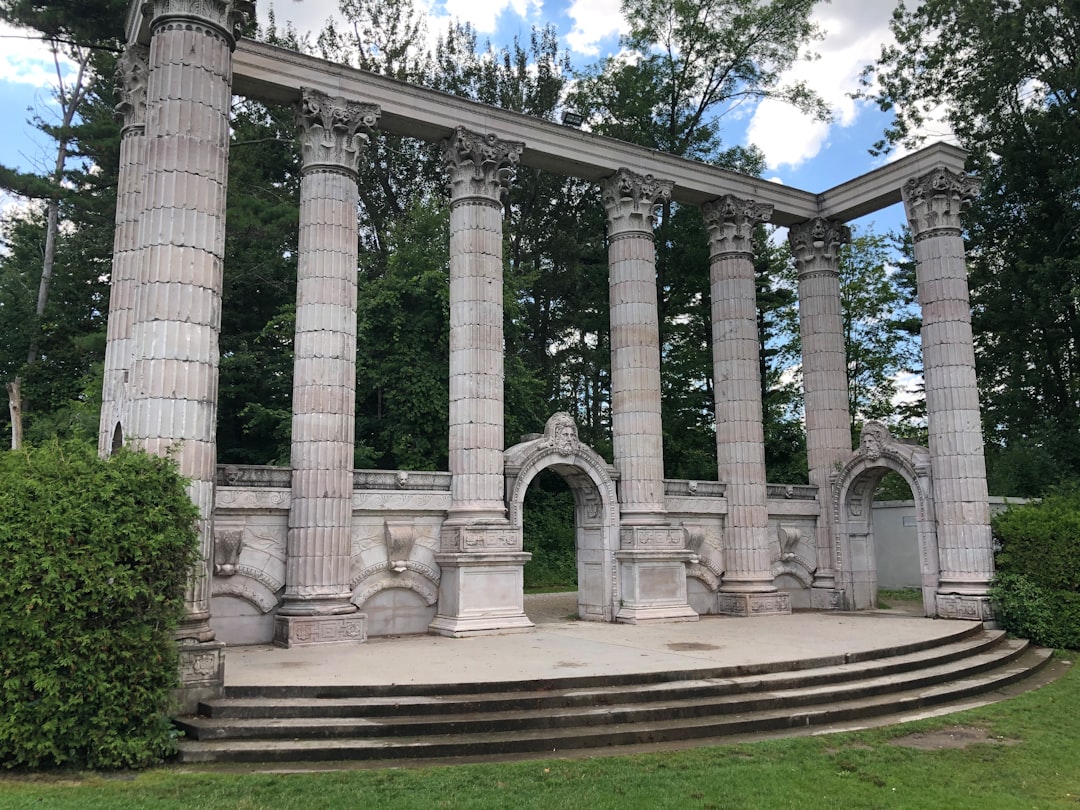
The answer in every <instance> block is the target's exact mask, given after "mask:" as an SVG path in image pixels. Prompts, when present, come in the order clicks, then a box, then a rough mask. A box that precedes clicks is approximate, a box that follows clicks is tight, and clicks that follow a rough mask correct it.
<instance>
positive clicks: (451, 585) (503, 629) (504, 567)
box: [428, 551, 533, 638]
mask: <svg viewBox="0 0 1080 810" xmlns="http://www.w3.org/2000/svg"><path fill="white" fill-rule="evenodd" d="M531 559H532V555H531V554H528V553H526V552H523V551H507V552H479V551H473V552H448V553H442V554H436V555H435V562H437V563H438V564H439V567H440V568H441V569H442V578H441V579H440V580H439V607H438V612H437V613H436V614H435V619H434V621H432V622H431V624H430V625H428V632H429V633H433V634H435V635H438V636H450V637H453V638H462V637H464V636H475V635H484V634H490V633H507V632H518V631H523V630H528V629H530V628H531V627H532V626H533V623H532V622H531V621H530V620H529V617H528V616H526V615H525V599H524V592H525V591H524V584H525V578H524V568H525V563H527V562H528V561H529V560H531Z"/></svg>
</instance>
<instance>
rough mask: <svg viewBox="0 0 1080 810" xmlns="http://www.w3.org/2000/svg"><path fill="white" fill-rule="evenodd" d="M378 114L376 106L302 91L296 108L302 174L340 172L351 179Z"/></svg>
mask: <svg viewBox="0 0 1080 810" xmlns="http://www.w3.org/2000/svg"><path fill="white" fill-rule="evenodd" d="M381 114H382V111H381V110H380V109H379V107H378V105H376V104H361V103H359V102H355V101H347V100H345V99H344V98H332V97H331V96H328V95H326V94H325V93H320V92H318V91H317V90H312V89H310V88H307V87H305V88H303V89H302V90H301V98H300V103H299V104H298V105H297V108H296V122H297V128H298V129H299V131H300V151H301V154H302V155H303V165H304V169H303V170H304V171H305V172H310V171H317V170H323V171H327V170H329V171H334V170H337V171H341V170H344V171H345V172H346V173H347V174H348V175H349V176H351V177H355V176H356V172H357V169H358V168H359V162H360V155H361V153H362V152H363V151H364V146H365V145H366V144H367V135H366V134H363V133H361V132H360V129H361V128H363V129H366V130H372V129H374V128H375V127H376V126H377V125H378V123H379V116H380V115H381Z"/></svg>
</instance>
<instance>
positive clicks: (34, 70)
mask: <svg viewBox="0 0 1080 810" xmlns="http://www.w3.org/2000/svg"><path fill="white" fill-rule="evenodd" d="M415 2H416V5H417V6H418V7H420V8H424V9H426V11H427V16H428V23H427V27H428V34H429V36H430V37H434V36H435V35H436V34H437V33H438V32H439V31H441V30H443V29H444V28H445V25H446V23H447V22H448V20H449V19H450V18H451V17H457V18H459V19H462V20H467V21H468V22H470V23H472V24H473V26H474V27H475V28H476V29H477V31H478V32H479V34H480V38H481V40H482V41H483V40H484V39H485V38H490V39H491V40H492V41H493V42H495V43H497V44H500V43H503V42H508V41H509V40H510V39H512V37H513V36H514V35H523V36H527V35H528V34H529V31H530V30H531V27H532V26H534V25H536V26H542V25H544V24H546V23H551V24H553V25H554V26H555V28H556V30H557V31H558V32H559V35H560V37H561V39H562V43H563V47H564V48H565V49H566V50H567V51H568V52H569V53H570V56H571V58H572V60H573V61H574V63H575V65H584V64H587V63H589V62H592V61H594V60H596V59H597V58H599V57H601V56H604V55H607V54H610V53H614V52H616V51H617V50H618V36H619V33H620V31H621V30H624V29H625V23H624V21H623V18H622V15H621V12H620V8H619V5H620V4H619V0H415ZM337 5H338V2H337V0H258V9H259V16H260V18H261V20H262V21H264V22H265V19H266V15H267V13H268V12H269V11H270V10H271V9H273V11H274V13H275V15H276V17H277V21H278V23H279V25H280V24H283V23H284V22H285V21H291V22H292V23H293V24H294V25H295V27H296V28H297V30H298V31H300V32H301V33H303V32H308V31H310V32H314V33H317V32H318V30H320V29H321V28H322V26H323V24H324V23H325V21H326V19H327V18H328V17H330V16H331V15H334V14H335V13H336V10H337ZM894 5H895V2H894V0H833V2H831V3H823V4H821V5H820V6H819V7H818V9H817V11H815V17H816V19H817V20H818V22H819V24H820V25H821V27H822V29H823V30H824V31H825V32H826V36H825V39H824V40H823V41H822V42H820V43H818V44H817V46H816V48H815V50H816V51H817V53H818V55H819V57H818V58H817V59H816V60H814V61H810V62H804V63H801V64H799V65H798V66H797V67H796V68H795V69H794V71H793V72H794V73H795V75H796V76H797V77H798V78H802V79H805V80H807V81H809V82H810V83H811V85H812V86H814V87H815V89H816V90H817V91H818V93H819V94H821V95H822V96H823V97H824V98H825V100H826V101H827V103H828V104H829V105H830V106H831V107H832V109H833V116H834V120H833V122H832V123H831V124H824V123H821V122H815V121H812V120H810V119H809V118H807V117H805V116H803V115H800V114H799V113H798V112H796V111H795V110H793V109H792V108H790V107H786V106H785V105H782V104H779V103H775V102H763V103H761V104H758V105H757V106H756V107H752V108H747V109H746V110H745V111H744V112H743V113H742V114H741V115H740V116H738V117H729V119H728V122H727V125H726V131H725V133H724V137H725V140H726V141H727V142H728V143H729V144H736V143H744V144H745V143H750V142H753V143H755V144H756V145H757V146H759V147H760V148H761V149H762V150H763V151H764V152H765V155H766V158H767V160H768V163H769V168H768V170H767V172H766V176H767V177H769V178H770V179H774V180H776V181H777V182H782V183H784V184H786V185H792V186H796V187H799V188H803V189H806V190H808V191H815V192H817V191H824V190H825V189H828V188H830V187H832V186H834V185H837V184H838V183H841V182H844V181H845V180H848V179H850V178H852V177H854V176H856V175H858V174H861V173H863V172H865V171H868V170H869V169H871V168H873V167H874V166H876V165H879V164H880V160H881V159H880V158H873V157H871V156H870V154H869V152H868V149H869V147H870V146H871V145H872V144H873V143H874V141H876V140H877V139H878V138H880V137H881V133H882V130H883V129H884V127H885V125H886V124H887V123H888V121H887V118H886V117H885V115H883V114H882V113H880V112H879V111H877V110H876V109H875V108H874V107H873V106H872V105H870V104H868V103H866V102H859V101H855V100H853V99H851V98H850V96H849V94H850V93H851V92H852V91H854V90H855V89H856V88H857V86H858V76H859V72H860V71H861V69H862V67H863V66H864V65H866V64H868V63H869V62H871V61H873V59H874V58H875V57H876V56H877V55H878V54H879V53H880V50H881V45H882V44H883V43H884V42H886V41H888V38H889V32H888V20H889V17H890V15H891V12H892V9H893V6H894ZM0 37H3V38H2V39H0V53H2V54H3V56H0V109H2V110H3V112H4V116H5V118H6V125H5V126H4V127H2V128H0V162H2V163H4V164H5V165H8V166H13V167H18V168H21V169H24V170H39V171H40V170H42V169H43V168H44V167H46V166H48V164H49V163H50V162H51V158H50V154H49V144H48V143H47V142H44V143H41V142H40V136H39V135H38V134H37V133H36V132H35V131H34V129H33V127H32V125H30V124H29V123H26V121H27V119H29V118H30V117H31V115H32V113H31V112H30V111H28V110H32V111H33V112H34V113H36V114H38V115H41V116H43V117H46V118H47V117H49V116H50V115H51V112H52V109H53V107H52V104H51V100H50V87H51V86H52V85H54V84H55V78H56V77H55V69H54V67H53V65H52V62H51V56H50V54H49V53H48V52H47V50H45V49H43V48H42V47H41V45H40V44H38V43H34V42H33V41H32V40H26V39H21V38H19V32H13V31H11V30H10V29H7V30H4V29H0ZM35 138H38V139H39V140H35ZM869 219H870V220H872V221H873V222H874V223H876V225H877V226H878V227H879V228H881V229H889V228H895V227H897V226H898V224H899V222H900V219H901V214H900V212H899V210H896V208H895V207H894V209H892V210H889V211H887V212H881V213H879V214H875V215H873V216H872V217H870V218H869Z"/></svg>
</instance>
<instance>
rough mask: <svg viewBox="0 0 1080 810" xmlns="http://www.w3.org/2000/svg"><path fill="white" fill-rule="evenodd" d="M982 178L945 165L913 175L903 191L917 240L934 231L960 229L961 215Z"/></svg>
mask: <svg viewBox="0 0 1080 810" xmlns="http://www.w3.org/2000/svg"><path fill="white" fill-rule="evenodd" d="M979 186H980V182H979V178H977V177H972V176H971V175H968V174H956V173H955V172H951V171H949V170H948V169H946V168H944V167H942V168H938V169H934V170H933V171H932V172H929V173H927V174H924V175H922V176H921V177H913V178H912V179H911V180H908V181H907V182H906V183H904V187H903V189H902V190H901V193H902V196H903V198H904V210H905V212H906V213H907V220H908V224H909V225H910V226H911V233H912V235H913V236H914V237H915V238H916V239H921V238H922V237H924V236H930V235H931V234H933V233H934V232H935V231H941V230H949V231H957V232H958V231H959V230H960V215H961V214H962V213H963V211H964V209H965V208H967V207H968V206H969V205H970V204H971V201H972V200H973V199H975V197H976V196H977V195H978V193H979Z"/></svg>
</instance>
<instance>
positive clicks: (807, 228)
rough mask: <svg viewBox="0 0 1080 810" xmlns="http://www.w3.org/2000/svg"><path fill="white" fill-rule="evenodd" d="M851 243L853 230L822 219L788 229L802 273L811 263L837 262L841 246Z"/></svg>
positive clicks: (797, 263) (789, 241)
mask: <svg viewBox="0 0 1080 810" xmlns="http://www.w3.org/2000/svg"><path fill="white" fill-rule="evenodd" d="M850 241H851V228H849V227H848V226H847V225H843V224H841V223H839V222H835V221H833V220H831V219H823V218H822V217H814V219H811V220H807V221H806V222H803V223H801V224H799V225H792V226H791V227H790V228H789V229H788V243H789V244H790V245H791V252H792V253H793V254H794V255H795V264H796V265H797V266H798V268H799V270H800V271H801V270H803V268H804V266H805V265H807V264H809V263H810V262H815V263H816V262H820V261H825V262H835V261H836V257H837V255H838V252H839V250H840V246H841V245H846V244H847V243H848V242H850Z"/></svg>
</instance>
